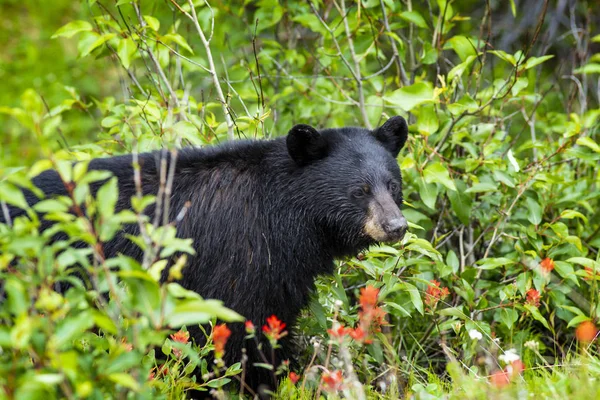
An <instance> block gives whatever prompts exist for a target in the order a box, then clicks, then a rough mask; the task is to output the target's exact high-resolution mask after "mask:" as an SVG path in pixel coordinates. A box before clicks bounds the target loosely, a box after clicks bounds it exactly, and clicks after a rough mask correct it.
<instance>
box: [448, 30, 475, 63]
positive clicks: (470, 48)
mask: <svg viewBox="0 0 600 400" xmlns="http://www.w3.org/2000/svg"><path fill="white" fill-rule="evenodd" d="M448 44H449V45H450V47H452V49H453V50H454V51H455V52H456V54H458V57H459V58H460V60H461V61H463V62H464V61H466V60H467V58H469V56H477V51H476V49H475V44H474V43H473V42H472V41H471V40H470V39H469V38H467V37H466V36H462V35H458V36H453V37H452V38H450V39H449V40H448Z"/></svg>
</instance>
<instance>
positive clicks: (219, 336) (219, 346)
mask: <svg viewBox="0 0 600 400" xmlns="http://www.w3.org/2000/svg"><path fill="white" fill-rule="evenodd" d="M212 336H213V344H214V345H215V357H216V358H221V357H223V354H225V345H226V344H227V339H229V336H231V330H229V328H228V327H227V325H225V324H220V325H217V326H215V327H214V328H213V332H212Z"/></svg>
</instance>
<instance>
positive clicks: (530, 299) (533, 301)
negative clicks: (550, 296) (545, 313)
mask: <svg viewBox="0 0 600 400" xmlns="http://www.w3.org/2000/svg"><path fill="white" fill-rule="evenodd" d="M540 298H541V296H540V292H539V291H537V290H536V289H529V290H528V291H527V293H526V294H525V303H526V304H529V305H532V306H535V307H539V306H540Z"/></svg>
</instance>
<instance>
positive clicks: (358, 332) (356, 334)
mask: <svg viewBox="0 0 600 400" xmlns="http://www.w3.org/2000/svg"><path fill="white" fill-rule="evenodd" d="M350 337H351V338H352V339H354V340H356V341H357V342H361V343H370V342H371V341H370V340H369V339H367V334H366V332H365V331H364V329H363V328H361V327H360V326H357V327H356V328H355V329H352V330H351V331H350Z"/></svg>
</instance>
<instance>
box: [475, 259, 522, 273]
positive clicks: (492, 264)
mask: <svg viewBox="0 0 600 400" xmlns="http://www.w3.org/2000/svg"><path fill="white" fill-rule="evenodd" d="M515 263H516V261H514V260H511V259H510V258H506V257H498V258H483V259H481V260H479V261H477V264H478V268H479V269H486V270H487V269H496V268H498V267H501V266H508V265H513V264H515Z"/></svg>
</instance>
